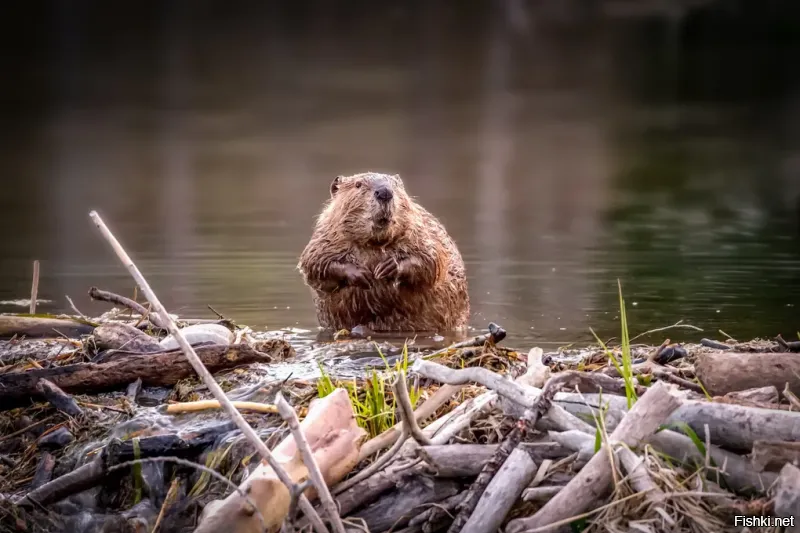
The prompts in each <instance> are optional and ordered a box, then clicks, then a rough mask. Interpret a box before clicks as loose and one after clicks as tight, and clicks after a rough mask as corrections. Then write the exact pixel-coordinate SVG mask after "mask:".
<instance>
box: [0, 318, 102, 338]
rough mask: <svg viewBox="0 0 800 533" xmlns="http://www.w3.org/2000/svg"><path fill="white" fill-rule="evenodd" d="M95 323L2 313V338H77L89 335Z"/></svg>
mask: <svg viewBox="0 0 800 533" xmlns="http://www.w3.org/2000/svg"><path fill="white" fill-rule="evenodd" d="M94 328H95V325H94V324H92V323H90V322H87V321H84V320H77V319H70V318H55V317H52V318H51V317H39V316H25V315H0V339H2V338H10V337H13V336H15V335H16V336H18V337H28V338H49V339H52V338H56V337H64V336H66V337H69V338H75V337H80V336H81V335H88V334H89V333H91V332H92V331H94Z"/></svg>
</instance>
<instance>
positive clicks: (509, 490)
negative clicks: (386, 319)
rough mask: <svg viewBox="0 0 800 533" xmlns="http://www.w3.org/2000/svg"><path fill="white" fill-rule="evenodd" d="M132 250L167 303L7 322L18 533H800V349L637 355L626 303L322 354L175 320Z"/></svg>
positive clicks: (794, 345) (312, 346) (5, 461)
mask: <svg viewBox="0 0 800 533" xmlns="http://www.w3.org/2000/svg"><path fill="white" fill-rule="evenodd" d="M98 225H99V226H100V227H101V229H102V226H101V225H100V224H98ZM112 239H113V238H112ZM110 242H112V245H113V246H114V247H115V250H116V251H117V253H118V255H120V257H121V258H122V259H123V263H124V264H125V266H126V267H127V268H128V269H129V271H130V272H131V273H132V275H133V277H134V278H135V279H136V281H137V284H138V285H139V286H140V287H141V290H142V292H143V293H144V297H145V299H146V301H145V302H144V303H140V302H139V301H137V298H136V297H135V296H134V298H133V299H130V298H126V297H123V296H120V295H117V294H113V293H110V292H107V291H103V290H100V289H98V288H95V287H92V288H91V289H90V290H89V294H90V296H91V297H92V298H93V299H95V300H100V301H105V302H108V303H109V307H110V310H109V311H108V312H107V313H105V314H103V315H102V316H99V317H93V318H88V317H86V316H83V315H80V314H79V313H80V312H79V311H78V310H77V309H76V314H75V315H74V316H64V315H59V316H51V315H36V314H33V313H31V314H6V315H0V337H2V338H3V339H4V340H2V341H0V361H1V362H2V370H0V406H2V410H3V412H2V414H0V428H2V433H0V531H2V532H12V531H14V532H19V531H25V532H62V531H63V532H137V533H138V532H147V533H153V532H197V533H206V532H207V533H211V532H217V531H222V530H224V531H226V532H227V533H250V532H263V531H279V530H280V531H286V532H291V531H316V532H325V531H331V532H343V531H352V532H356V531H366V532H372V533H379V532H388V531H393V532H399V531H402V532H425V533H429V532H434V531H443V532H444V531H447V532H450V533H454V532H458V531H463V532H470V533H491V532H495V531H498V530H502V531H505V532H507V533H519V532H523V531H527V532H534V531H607V532H626V531H637V532H639V531H640V532H660V531H669V532H721V531H764V532H767V531H768V532H778V531H797V530H798V529H797V528H798V526H800V524H798V523H797V522H794V524H793V525H790V527H785V528H784V527H783V526H782V525H781V524H780V523H777V522H776V521H775V520H774V519H775V518H777V517H785V518H786V519H787V521H788V522H789V523H790V524H791V520H792V517H794V520H797V519H798V518H800V469H799V468H798V461H800V413H799V412H798V411H800V400H798V396H797V395H798V394H800V341H796V340H793V339H784V338H783V337H781V336H780V335H778V336H777V337H776V338H775V339H774V340H754V341H750V342H746V343H740V342H736V341H734V340H733V339H730V338H728V339H721V340H720V341H717V340H709V339H703V341H702V342H700V343H699V344H681V343H674V342H672V341H671V340H670V339H664V342H663V343H662V344H660V345H657V346H649V345H642V344H637V343H636V340H637V339H638V338H640V336H634V337H631V336H630V335H629V333H628V325H627V322H626V318H625V302H624V300H623V299H622V293H621V291H620V318H621V323H620V325H621V335H620V337H619V339H616V340H611V341H607V342H601V341H600V339H598V342H597V344H596V345H594V346H586V347H582V348H580V349H577V348H572V349H558V350H555V351H553V352H551V353H546V352H544V351H543V350H542V349H541V348H539V347H536V346H524V347H523V346H518V347H513V346H512V345H513V338H506V332H505V331H504V330H503V328H502V327H501V326H499V325H497V324H489V325H488V328H487V331H484V332H476V334H475V335H474V336H473V337H472V338H467V339H465V340H460V341H458V342H455V343H453V344H450V345H446V346H444V347H439V348H437V347H431V346H425V345H424V343H423V342H418V341H417V340H415V339H408V340H407V341H406V339H400V340H399V341H397V340H394V339H380V338H372V337H370V336H369V332H348V331H340V332H338V333H337V334H336V335H334V336H332V337H331V338H329V339H318V340H316V341H310V340H308V338H307V337H304V336H300V335H298V334H297V333H296V332H292V331H278V332H255V331H252V330H251V329H250V328H248V327H245V326H242V325H239V324H236V323H235V322H233V321H232V320H229V319H227V318H225V317H222V316H220V317H219V318H218V319H215V320H189V319H183V318H181V317H177V316H175V315H170V314H167V312H166V311H165V310H164V309H163V308H162V307H161V304H160V303H159V302H158V300H157V298H156V296H155V295H154V294H152V291H151V290H150V288H149V286H148V285H147V284H146V281H145V280H144V279H143V278H142V277H141V274H139V272H138V270H137V269H136V267H135V266H134V265H133V264H132V262H131V261H130V259H129V258H127V256H126V255H124V251H122V249H121V247H119V245H118V243H116V242H115V241H113V240H110ZM32 300H33V301H34V302H35V301H36V298H35V291H34V295H33V297H32ZM112 307H113V308H112ZM680 327H681V324H676V325H675V326H673V327H672V330H673V331H672V333H674V331H675V330H678V329H680ZM667 329H670V328H664V330H662V331H664V333H660V332H649V333H650V335H651V336H652V335H654V334H664V335H665V334H666V330H667ZM478 333H479V334H478ZM772 334H774V332H773V333H771V335H772ZM439 342H440V343H441V340H439ZM743 517H771V518H772V519H773V520H772V522H770V523H769V524H765V523H758V524H757V525H756V526H754V527H749V528H745V527H743V524H744V522H743V521H742V519H743Z"/></svg>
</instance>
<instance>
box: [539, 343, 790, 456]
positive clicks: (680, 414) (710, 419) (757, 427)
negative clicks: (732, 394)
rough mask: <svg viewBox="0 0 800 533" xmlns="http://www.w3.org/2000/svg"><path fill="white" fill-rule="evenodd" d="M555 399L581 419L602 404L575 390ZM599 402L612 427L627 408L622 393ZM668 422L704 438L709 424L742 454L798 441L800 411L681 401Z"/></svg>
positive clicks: (715, 437)
mask: <svg viewBox="0 0 800 533" xmlns="http://www.w3.org/2000/svg"><path fill="white" fill-rule="evenodd" d="M794 357H797V356H796V355H795V356H794ZM555 402H556V403H557V404H558V405H560V406H562V407H563V408H565V409H566V410H567V411H569V412H570V413H572V414H574V415H576V416H578V417H580V418H581V419H583V420H588V419H590V416H591V415H590V411H591V410H595V412H596V410H597V408H598V407H599V406H600V403H601V402H600V396H599V395H597V394H583V395H578V394H574V393H559V394H556V397H555ZM602 403H603V405H605V406H607V407H608V409H609V412H608V413H607V415H606V425H607V426H608V427H609V428H613V427H615V425H616V422H615V420H618V419H619V418H620V416H619V414H620V413H622V412H625V411H626V410H627V403H626V400H625V398H623V397H621V396H612V395H608V394H604V395H603V397H602ZM587 404H588V405H587ZM615 413H616V414H615ZM667 422H668V423H685V424H687V425H688V426H689V427H691V428H692V429H693V430H694V432H695V433H697V434H698V435H700V437H701V438H702V439H703V440H705V434H706V433H705V427H706V426H708V433H709V438H710V440H711V442H712V443H714V444H717V445H719V446H723V447H725V448H728V449H731V450H734V451H741V452H745V453H748V452H750V450H751V448H752V447H753V443H754V442H755V441H757V440H781V441H800V412H792V411H782V410H778V409H764V408H758V407H749V406H743V405H736V404H727V403H717V402H708V401H702V400H701V401H697V400H684V401H683V404H682V405H681V406H680V407H679V408H678V409H676V410H675V411H674V412H673V413H672V414H671V415H670V416H669V418H668V420H667Z"/></svg>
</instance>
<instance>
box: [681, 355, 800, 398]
mask: <svg viewBox="0 0 800 533" xmlns="http://www.w3.org/2000/svg"><path fill="white" fill-rule="evenodd" d="M694 371H695V375H696V376H697V377H698V378H699V379H700V382H701V383H702V384H703V386H704V387H705V388H706V390H707V391H708V393H709V394H711V395H712V396H722V395H724V394H728V393H729V392H736V391H743V390H747V389H756V388H760V387H770V386H772V387H776V388H777V389H778V390H783V389H784V387H785V386H786V383H787V382H788V383H789V389H790V390H792V391H794V392H795V394H800V356H798V355H797V354H795V353H762V354H751V353H705V354H698V355H697V359H696V360H695V364H694Z"/></svg>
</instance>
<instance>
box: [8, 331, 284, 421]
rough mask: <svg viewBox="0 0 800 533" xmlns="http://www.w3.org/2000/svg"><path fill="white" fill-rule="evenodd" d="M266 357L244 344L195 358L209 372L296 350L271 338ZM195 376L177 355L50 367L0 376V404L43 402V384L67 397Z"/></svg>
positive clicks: (205, 349)
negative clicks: (39, 385) (139, 382)
mask: <svg viewBox="0 0 800 533" xmlns="http://www.w3.org/2000/svg"><path fill="white" fill-rule="evenodd" d="M271 344H272V350H271V351H270V352H269V353H263V352H257V351H255V350H253V349H252V348H250V347H249V346H247V345H246V344H238V345H232V346H202V347H198V348H197V350H196V351H197V355H198V356H199V357H200V359H201V360H202V362H203V364H204V365H205V366H206V368H208V370H209V371H211V372H217V371H220V370H224V369H228V368H232V367H235V366H239V365H247V364H251V363H269V362H271V361H273V360H274V359H282V358H283V357H284V356H285V354H286V353H292V352H293V351H294V349H293V348H292V347H291V345H289V344H288V343H287V342H285V341H283V340H279V339H273V340H272V342H271ZM194 375H195V372H194V369H193V368H192V366H191V364H190V363H189V361H187V360H186V357H185V356H184V355H183V353H182V352H181V351H180V350H174V351H170V352H163V353H160V354H149V355H133V354H132V355H129V356H126V357H122V358H119V359H116V360H114V361H109V362H108V363H78V364H74V365H66V366H61V367H54V368H45V369H33V370H28V371H25V372H10V373H6V374H1V375H0V399H2V401H0V405H2V408H6V409H10V408H11V407H12V405H11V404H12V402H15V401H16V402H20V401H24V400H27V399H29V398H31V397H33V398H38V397H41V393H40V392H39V391H38V390H37V387H36V386H37V383H38V382H39V381H40V380H42V379H46V380H48V381H50V382H52V383H54V384H55V385H56V386H57V387H59V388H60V389H62V390H64V391H66V392H70V393H90V392H101V391H107V390H113V389H123V388H125V387H127V386H128V384H129V383H130V382H131V381H134V380H136V379H141V380H142V383H143V384H144V385H145V386H149V387H152V386H161V387H164V386H171V385H174V384H175V383H177V382H178V381H180V380H182V379H185V378H187V377H190V376H194Z"/></svg>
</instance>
